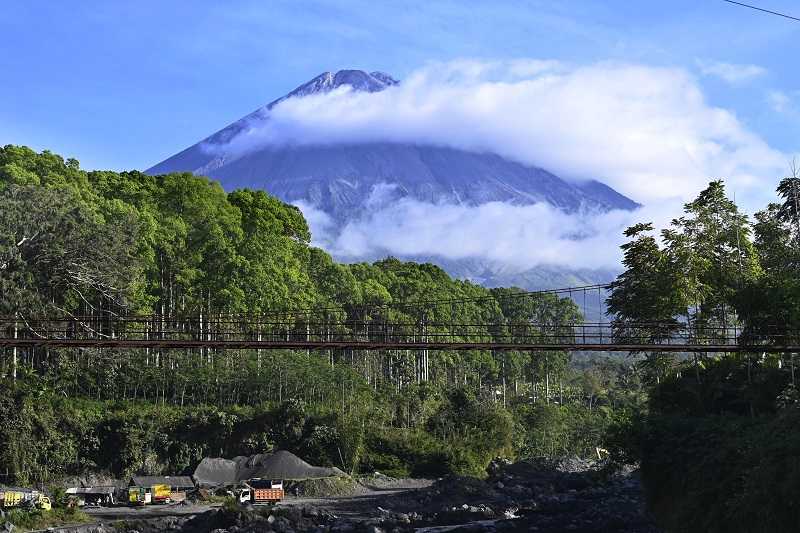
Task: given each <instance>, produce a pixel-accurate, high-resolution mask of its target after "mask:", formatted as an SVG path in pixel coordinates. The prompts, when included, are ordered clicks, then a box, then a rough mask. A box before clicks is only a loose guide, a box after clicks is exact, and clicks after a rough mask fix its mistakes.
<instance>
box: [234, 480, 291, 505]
mask: <svg viewBox="0 0 800 533" xmlns="http://www.w3.org/2000/svg"><path fill="white" fill-rule="evenodd" d="M248 490H249V493H250V494H249V496H250V498H249V499H250V503H253V504H275V503H278V502H279V501H281V500H282V499H283V497H284V492H283V481H281V480H274V479H261V478H255V479H251V480H250V481H248V482H247V483H246V484H245V490H244V491H243V492H242V496H243V498H242V499H246V496H245V494H246V492H247V491H248ZM240 501H241V500H240Z"/></svg>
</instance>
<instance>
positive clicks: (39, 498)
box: [0, 488, 53, 511]
mask: <svg viewBox="0 0 800 533" xmlns="http://www.w3.org/2000/svg"><path fill="white" fill-rule="evenodd" d="M0 507H1V508H3V509H8V508H11V507H35V508H37V509H43V510H45V511H49V510H50V509H52V508H53V504H52V502H51V501H50V498H49V497H48V496H47V495H46V494H42V493H41V492H39V491H38V490H33V489H13V488H6V489H2V488H0Z"/></svg>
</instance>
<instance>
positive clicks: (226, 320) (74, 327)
mask: <svg viewBox="0 0 800 533" xmlns="http://www.w3.org/2000/svg"><path fill="white" fill-rule="evenodd" d="M608 288H609V285H592V286H585V287H571V288H565V289H554V290H548V291H531V292H516V293H510V294H507V295H503V296H500V297H498V296H491V297H483V296H482V297H476V298H461V299H438V300H428V301H413V302H396V303H391V304H383V305H360V306H334V307H316V308H308V309H288V310H277V311H272V312H268V313H264V314H261V315H259V316H251V315H233V314H218V315H207V316H203V315H198V316H182V317H167V316H160V315H145V316H125V315H120V314H114V313H97V314H95V315H87V316H64V317H47V318H27V317H19V316H16V317H0V348H26V347H51V348H131V349H137V348H139V349H142V348H146V349H158V350H166V349H218V350H225V349H256V350H290V349H291V350H431V351H437V350H453V351H461V350H495V351H511V350H514V351H528V352H537V351H561V350H565V351H587V352H774V353H779V352H783V353H789V352H800V332H793V331H787V330H785V329H782V328H778V327H770V328H765V329H764V331H755V332H754V331H746V330H743V329H742V328H741V326H739V325H736V324H732V325H731V324H724V325H714V326H709V325H698V324H692V323H691V322H689V321H680V320H676V321H670V322H662V323H625V324H619V323H614V322H613V321H603V320H602V319H603V314H602V311H598V312H597V318H598V319H599V320H593V321H589V320H587V319H586V318H587V317H586V309H587V297H589V298H597V301H599V302H600V303H601V305H602V298H603V294H604V293H605V291H606V290H608ZM548 294H549V295H555V296H558V297H560V298H570V299H571V300H573V301H574V302H576V303H580V302H582V303H583V319H582V320H579V321H576V320H574V319H570V320H565V317H560V316H557V315H556V316H554V315H552V314H548V313H549V311H551V310H552V309H547V306H548V304H552V301H550V302H547V301H546V300H544V299H543V297H544V296H545V295H548ZM504 300H513V301H514V303H515V305H517V307H519V306H520V305H523V306H525V305H527V311H528V312H527V314H526V317H525V319H524V320H511V321H510V320H508V319H505V318H498V317H492V316H484V317H483V320H480V321H469V322H464V321H463V320H459V319H458V317H459V316H462V315H463V313H462V311H463V309H464V308H465V306H470V305H472V306H475V305H479V306H480V305H483V307H484V308H486V307H487V306H486V305H485V304H487V303H489V304H490V303H492V302H494V303H498V304H499V303H501V301H504ZM579 306H580V305H579ZM483 314H484V315H486V312H484V313H483Z"/></svg>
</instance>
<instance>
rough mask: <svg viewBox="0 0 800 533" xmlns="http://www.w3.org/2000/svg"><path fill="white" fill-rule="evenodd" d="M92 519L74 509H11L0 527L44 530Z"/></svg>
mask: <svg viewBox="0 0 800 533" xmlns="http://www.w3.org/2000/svg"><path fill="white" fill-rule="evenodd" d="M91 521H92V518H91V517H90V516H89V515H87V514H86V513H84V512H83V511H81V510H80V509H76V508H54V509H52V510H50V511H44V510H42V509H34V510H30V511H28V510H25V509H11V510H9V511H6V515H5V517H3V518H0V526H2V525H5V524H13V525H14V527H16V528H19V529H20V530H22V531H28V530H32V529H46V528H48V527H57V526H63V525H67V524H85V523H88V522H91Z"/></svg>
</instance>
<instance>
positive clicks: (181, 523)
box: [81, 459, 658, 533]
mask: <svg viewBox="0 0 800 533" xmlns="http://www.w3.org/2000/svg"><path fill="white" fill-rule="evenodd" d="M361 485H362V490H358V491H355V492H354V493H353V494H351V495H336V496H335V497H327V498H326V497H315V498H310V497H295V498H289V499H287V501H285V502H283V503H282V504H281V505H279V506H277V507H274V508H264V507H244V508H236V507H223V508H215V509H208V508H203V509H202V510H201V509H198V510H197V513H196V514H193V515H191V514H184V515H182V516H159V517H157V518H150V517H145V516H144V515H142V516H141V518H136V517H129V518H127V519H126V520H124V521H122V522H114V523H109V524H108V525H99V524H96V525H94V526H84V527H83V528H82V529H81V533H106V532H108V533H110V532H112V531H113V532H115V533H121V532H123V531H124V532H128V533H133V532H138V533H150V532H155V531H174V532H180V533H247V532H261V531H276V532H281V533H290V532H300V531H313V532H320V533H322V532H331V533H335V532H340V533H350V532H352V533H361V532H369V533H379V532H387V533H388V532H405V531H423V532H429V533H438V532H445V531H452V532H484V531H485V532H490V531H497V532H505V531H538V532H542V533H548V532H565V531H566V532H579V533H580V532H584V533H589V532H592V533H602V532H623V533H656V532H657V531H658V530H657V529H656V528H655V526H654V524H653V522H652V520H651V519H650V517H649V516H648V515H647V514H646V513H645V511H644V508H645V506H644V501H643V496H642V490H641V486H640V484H639V480H638V476H637V474H636V472H635V471H631V470H625V471H623V472H621V473H617V474H613V475H611V474H608V473H606V472H604V471H603V470H601V469H599V468H597V467H596V465H594V464H592V463H591V462H586V461H581V460H577V459H572V460H563V461H558V462H522V463H515V464H510V463H505V462H502V461H496V462H494V463H493V464H492V465H491V466H490V468H489V475H488V477H487V478H486V479H485V480H479V479H475V478H466V477H448V478H444V479H440V480H437V481H435V482H431V481H423V480H419V481H418V480H394V479H391V478H388V477H385V476H380V475H375V476H371V477H370V478H368V479H364V480H362V484H361Z"/></svg>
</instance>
